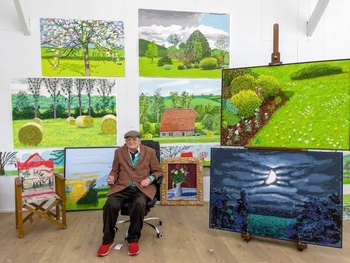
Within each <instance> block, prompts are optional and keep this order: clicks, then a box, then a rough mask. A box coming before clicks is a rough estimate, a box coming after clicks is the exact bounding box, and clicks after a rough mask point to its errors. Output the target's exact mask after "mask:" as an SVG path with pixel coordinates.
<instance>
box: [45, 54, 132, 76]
mask: <svg viewBox="0 0 350 263" xmlns="http://www.w3.org/2000/svg"><path fill="white" fill-rule="evenodd" d="M123 62H124V61H123ZM123 62H120V63H122V64H119V65H118V64H115V63H114V62H112V61H91V63H90V68H91V74H90V76H91V77H123V76H124V75H125V68H124V66H123V64H124V63H123ZM41 64H42V74H43V76H67V77H70V76H85V65H84V63H83V62H82V61H81V60H78V59H76V60H74V59H69V60H65V59H62V60H61V64H60V67H59V68H53V67H51V65H50V63H49V61H48V60H47V59H45V58H43V59H42V60H41Z"/></svg>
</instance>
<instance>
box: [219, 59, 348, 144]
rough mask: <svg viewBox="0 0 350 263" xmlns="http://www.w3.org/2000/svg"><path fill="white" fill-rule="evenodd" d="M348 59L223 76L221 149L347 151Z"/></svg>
mask: <svg viewBox="0 0 350 263" xmlns="http://www.w3.org/2000/svg"><path fill="white" fill-rule="evenodd" d="M349 71H350V60H331V61H315V62H305V63H295V64H285V65H278V66H258V67H247V68H236V69H229V70H224V71H223V77H222V112H221V116H222V129H221V145H224V146H249V147H282V148H299V149H300V148H303V149H304V148H306V149H331V150H348V149H349V125H350V115H349V112H350V85H349V83H350V75H349Z"/></svg>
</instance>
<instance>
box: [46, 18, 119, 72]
mask: <svg viewBox="0 0 350 263" xmlns="http://www.w3.org/2000/svg"><path fill="white" fill-rule="evenodd" d="M40 40H41V62H42V73H43V76H87V77H89V76H95V77H122V76H124V71H125V70H124V23H123V22H122V21H103V20H78V19H62V18H42V19H40Z"/></svg>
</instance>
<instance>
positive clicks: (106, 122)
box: [101, 114, 117, 135]
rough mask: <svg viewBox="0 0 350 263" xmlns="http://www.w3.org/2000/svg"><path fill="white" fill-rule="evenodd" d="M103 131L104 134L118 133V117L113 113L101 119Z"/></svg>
mask: <svg viewBox="0 0 350 263" xmlns="http://www.w3.org/2000/svg"><path fill="white" fill-rule="evenodd" d="M101 131H102V132H103V133H104V134H111V135H116V133H117V118H116V117H115V116H114V115H112V114H107V115H105V116H103V118H102V120H101Z"/></svg>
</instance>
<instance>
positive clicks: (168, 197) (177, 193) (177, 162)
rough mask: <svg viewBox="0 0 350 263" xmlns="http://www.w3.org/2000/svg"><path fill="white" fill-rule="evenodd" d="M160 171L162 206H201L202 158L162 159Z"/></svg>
mask: <svg viewBox="0 0 350 263" xmlns="http://www.w3.org/2000/svg"><path fill="white" fill-rule="evenodd" d="M162 170H163V182H162V187H161V204H162V205H203V159H202V158H198V157H197V158H195V157H173V158H164V159H163V160H162Z"/></svg>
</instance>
